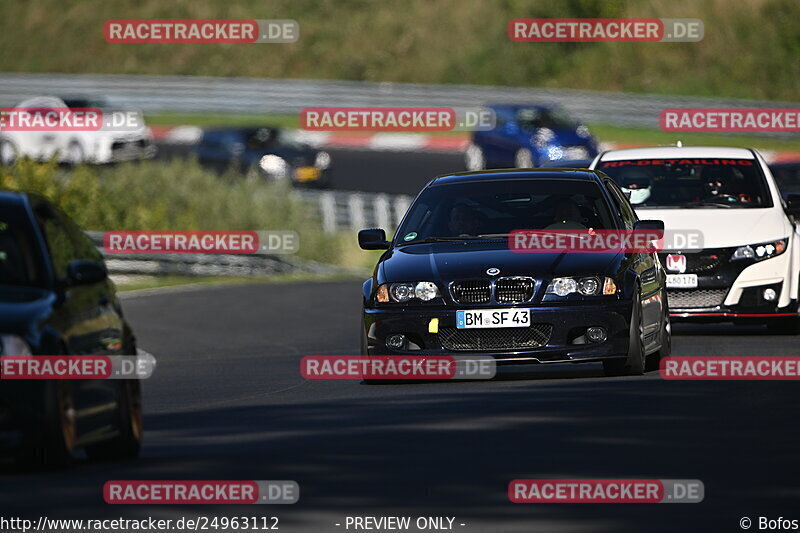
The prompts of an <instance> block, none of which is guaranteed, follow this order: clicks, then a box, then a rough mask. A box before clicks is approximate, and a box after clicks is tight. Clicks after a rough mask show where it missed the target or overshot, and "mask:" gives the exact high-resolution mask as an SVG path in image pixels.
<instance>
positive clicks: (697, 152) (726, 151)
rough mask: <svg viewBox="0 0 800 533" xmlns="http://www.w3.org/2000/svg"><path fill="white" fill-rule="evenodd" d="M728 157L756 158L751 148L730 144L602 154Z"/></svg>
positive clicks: (607, 156)
mask: <svg viewBox="0 0 800 533" xmlns="http://www.w3.org/2000/svg"><path fill="white" fill-rule="evenodd" d="M697 157H702V158H710V157H727V158H731V159H755V156H754V155H753V152H752V151H751V150H750V149H749V148H731V147H728V146H647V147H643V148H626V149H623V150H609V151H607V152H604V153H603V155H602V156H601V158H600V159H601V161H620V160H624V159H673V158H697Z"/></svg>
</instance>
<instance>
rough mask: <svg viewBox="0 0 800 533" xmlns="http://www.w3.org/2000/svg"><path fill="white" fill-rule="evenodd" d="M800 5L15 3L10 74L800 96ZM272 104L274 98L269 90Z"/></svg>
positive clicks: (778, 1) (6, 0) (6, 66)
mask: <svg viewBox="0 0 800 533" xmlns="http://www.w3.org/2000/svg"><path fill="white" fill-rule="evenodd" d="M798 14H800V8H798V4H797V0H740V1H732V0H437V1H430V0H404V1H403V2H380V1H377V0H373V1H370V0H270V1H269V2H264V1H263V0H238V1H236V2H227V1H223V0H192V1H185V0H179V1H173V2H165V1H163V0H120V1H115V2H108V1H104V0H85V1H74V0H73V1H67V2H65V1H63V0H36V1H35V2H34V1H30V0H3V1H2V2H0V65H2V66H1V67H0V69H2V70H3V71H7V72H45V73H46V72H67V73H115V74H161V75H202V76H248V77H255V78H265V77H270V78H301V79H302V78H305V79H346V80H368V81H397V82H419V83H442V84H478V85H506V86H520V87H532V86H533V87H549V88H577V89H594V90H610V91H631V92H648V93H662V94H685V95H702V96H714V97H719V96H729V97H742V98H757V99H775V100H789V101H793V100H797V94H798V93H797V88H798V86H800V83H798V81H799V80H800V61H797V58H798V57H800V16H798ZM548 17H590V18H591V17H600V18H603V17H612V18H616V17H663V18H700V19H702V20H703V21H704V24H705V36H704V39H703V40H702V41H701V42H698V43H638V44H637V43H515V42H512V41H511V40H510V39H509V37H508V35H507V26H508V23H509V21H510V20H511V19H513V18H548ZM147 18H173V19H187V18H229V19H234V18H239V19H264V18H273V19H295V20H297V21H298V23H299V25H300V38H299V40H298V41H297V42H296V43H292V44H111V43H107V42H106V41H105V39H104V37H103V32H102V28H103V23H104V22H105V21H106V20H108V19H147ZM264 98H270V95H269V94H265V95H264Z"/></svg>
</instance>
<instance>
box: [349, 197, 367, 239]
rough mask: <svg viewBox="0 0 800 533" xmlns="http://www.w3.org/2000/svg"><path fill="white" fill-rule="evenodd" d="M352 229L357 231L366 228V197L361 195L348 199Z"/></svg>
mask: <svg viewBox="0 0 800 533" xmlns="http://www.w3.org/2000/svg"><path fill="white" fill-rule="evenodd" d="M347 210H348V214H349V217H348V218H349V223H350V229H351V230H354V231H357V230H359V229H363V228H364V227H365V226H366V219H365V217H364V197H363V196H361V195H360V194H351V195H350V197H349V198H348V199H347Z"/></svg>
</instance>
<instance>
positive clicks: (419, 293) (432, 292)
mask: <svg viewBox="0 0 800 533" xmlns="http://www.w3.org/2000/svg"><path fill="white" fill-rule="evenodd" d="M414 295H415V296H416V297H417V298H419V299H420V300H422V301H424V302H427V301H428V300H433V299H434V298H436V297H437V296H438V295H439V289H437V288H436V284H435V283H431V282H430V281H420V282H419V283H417V286H416V288H415V289H414Z"/></svg>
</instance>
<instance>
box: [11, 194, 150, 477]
mask: <svg viewBox="0 0 800 533" xmlns="http://www.w3.org/2000/svg"><path fill="white" fill-rule="evenodd" d="M0 342H2V346H0V350H1V351H0V354H1V355H14V356H32V357H36V356H43V355H61V356H75V355H108V356H114V355H136V341H135V337H134V334H133V332H132V330H131V328H130V326H129V325H128V323H127V322H126V320H125V318H124V317H123V314H122V308H121V306H120V302H119V300H118V298H117V295H116V291H115V287H114V284H113V282H112V281H111V280H110V279H109V278H108V276H107V272H106V268H105V265H104V263H103V258H102V256H101V255H100V253H99V252H98V251H97V248H96V247H95V246H94V244H93V243H92V241H91V240H90V239H89V238H88V237H87V236H86V235H85V234H84V233H83V232H82V231H81V230H80V228H78V226H77V225H76V224H74V223H73V222H72V221H71V220H70V219H69V218H68V217H67V216H66V215H65V214H64V213H63V212H61V211H60V210H59V209H57V208H56V207H54V206H53V205H52V204H50V203H49V202H47V201H45V200H43V199H41V198H39V197H37V196H33V195H27V194H22V193H12V192H0ZM141 439H142V403H141V391H140V384H139V380H136V379H129V380H88V379H87V380H66V379H62V380H0V450H2V451H3V452H4V454H8V455H10V456H17V457H18V458H22V459H24V460H26V461H31V462H34V463H36V464H46V465H62V464H65V463H68V462H69V461H70V460H71V458H72V455H73V452H74V451H75V450H76V449H77V448H81V447H82V448H84V449H85V450H86V453H87V454H88V455H89V457H90V458H102V459H111V458H132V457H135V456H136V455H138V453H139V447H140V444H141Z"/></svg>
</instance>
